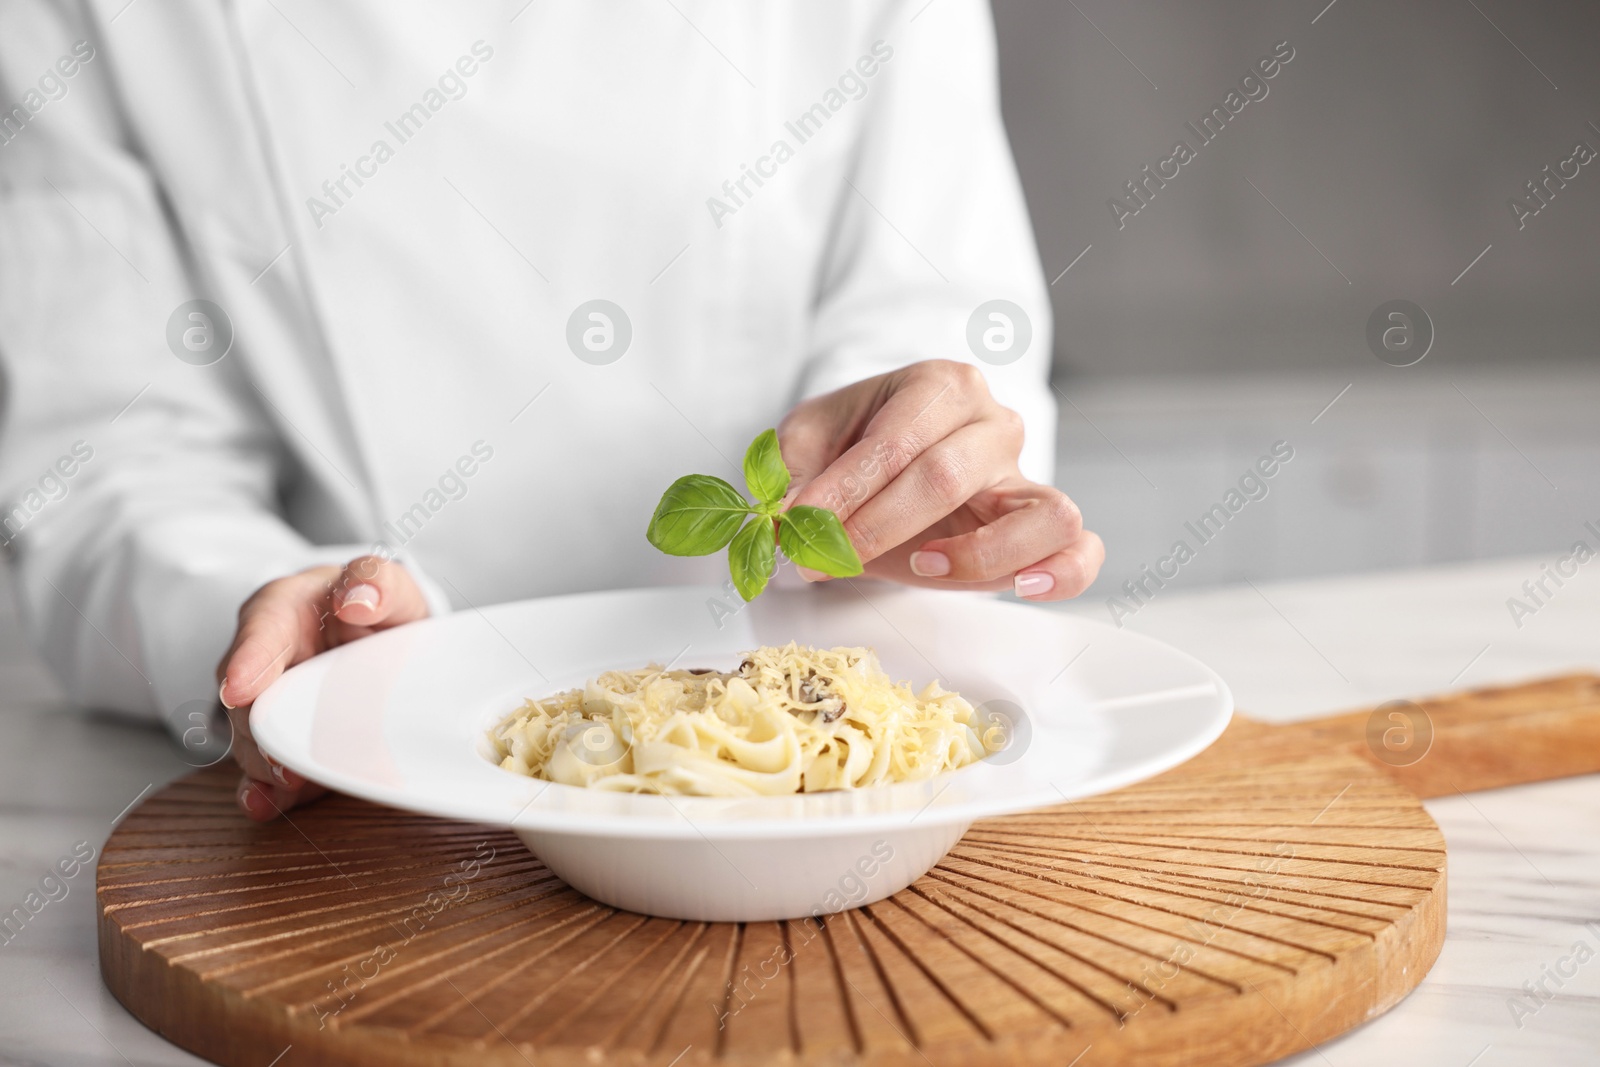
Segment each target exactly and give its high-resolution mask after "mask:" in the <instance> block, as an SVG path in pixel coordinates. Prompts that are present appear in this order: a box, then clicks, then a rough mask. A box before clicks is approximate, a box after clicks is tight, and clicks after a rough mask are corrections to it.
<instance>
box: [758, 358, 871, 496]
mask: <svg viewBox="0 0 1600 1067" xmlns="http://www.w3.org/2000/svg"><path fill="white" fill-rule="evenodd" d="M875 384H876V379H868V380H867V381H864V382H857V383H855V384H854V385H847V386H845V387H844V388H843V389H838V390H835V391H834V392H831V393H825V394H823V395H822V396H816V397H812V398H811V399H810V400H805V401H802V402H801V403H799V404H797V405H795V407H794V408H793V409H792V410H790V412H789V414H787V415H785V416H784V417H783V421H782V422H780V423H778V451H779V452H780V453H782V455H783V464H784V466H786V467H788V468H789V492H788V493H787V494H785V496H784V498H783V505H784V507H788V506H789V504H791V503H792V502H793V501H794V498H795V497H796V496H797V495H799V493H800V490H802V489H804V488H805V487H806V486H807V485H808V484H809V483H810V482H811V481H812V480H813V479H815V478H816V477H817V475H819V474H821V473H822V472H823V471H825V470H827V469H828V467H829V465H830V464H832V463H833V461H834V460H836V459H838V458H839V457H840V456H842V455H844V453H845V450H846V449H848V448H849V447H850V444H851V442H853V441H854V440H855V439H856V437H857V436H859V435H860V433H861V429H862V427H863V426H865V425H866V422H867V419H868V417H869V416H870V415H871V414H872V411H871V408H870V407H869V405H868V403H867V401H868V400H870V399H871V395H872V393H873V392H875V389H872V388H864V387H871V386H875Z"/></svg>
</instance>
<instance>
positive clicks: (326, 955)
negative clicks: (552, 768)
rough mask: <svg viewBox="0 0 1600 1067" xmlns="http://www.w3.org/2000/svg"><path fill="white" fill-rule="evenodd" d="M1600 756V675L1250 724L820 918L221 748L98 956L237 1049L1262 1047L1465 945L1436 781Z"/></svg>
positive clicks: (293, 1062)
mask: <svg viewBox="0 0 1600 1067" xmlns="http://www.w3.org/2000/svg"><path fill="white" fill-rule="evenodd" d="M1396 715H1399V716H1400V717H1399V718H1396V717H1395V716H1396ZM1408 730H1409V731H1410V732H1409V733H1408V732H1407V731H1408ZM1369 737H1370V738H1373V740H1372V741H1371V742H1369V740H1368V739H1369ZM1595 770H1600V678H1596V677H1591V676H1571V677H1564V678H1556V679H1551V680H1549V681H1544V682H1538V683H1535V684H1531V685H1523V686H1517V687H1511V688H1503V689H1484V690H1478V691H1476V692H1471V693H1465V694H1461V695H1456V696H1451V697H1445V698H1440V699H1436V700H1429V701H1422V702H1419V703H1418V704H1414V705H1405V706H1402V707H1391V706H1389V705H1385V706H1384V707H1382V708H1379V709H1376V710H1370V709H1369V710H1367V711H1359V712H1354V713H1351V714H1349V715H1344V716H1339V717H1336V718H1333V719H1324V720H1318V721H1316V722H1312V723H1304V724H1297V725H1293V726H1268V725H1264V724H1261V723H1257V722H1252V721H1250V720H1248V719H1244V718H1242V717H1236V718H1235V720H1234V722H1233V724H1232V725H1231V726H1230V727H1229V729H1228V731H1227V733H1226V734H1224V736H1223V737H1222V739H1221V740H1219V741H1218V742H1217V743H1216V745H1214V746H1213V747H1212V748H1211V749H1210V750H1208V751H1207V752H1205V753H1204V754H1202V755H1201V756H1200V757H1198V758H1196V759H1194V760H1192V761H1191V762H1189V763H1187V764H1185V765H1183V766H1182V767H1179V768H1177V769H1175V770H1173V771H1170V772H1168V773H1167V774H1164V775H1162V776H1160V777H1158V778H1155V779H1152V780H1150V781H1147V782H1144V783H1141V784H1140V785H1137V786H1134V787H1131V788H1128V789H1124V790H1121V791H1119V792H1116V793H1111V794H1107V795H1104V796H1098V797H1092V798H1089V799H1086V800H1081V801H1077V802H1074V803H1071V804H1067V805H1063V806H1061V807H1057V808H1053V809H1050V810H1047V811H1040V812H1035V813H1031V814H1027V815H1020V816H1015V817H1010V818H1002V819H994V820H989V821H986V822H981V823H979V824H977V825H976V826H974V827H973V828H972V830H971V832H970V833H968V834H967V836H966V837H965V838H964V839H963V840H962V841H961V843H960V844H959V845H957V846H956V848H955V850H954V851H953V852H951V853H950V855H949V856H948V857H946V859H945V860H944V861H943V862H942V863H940V864H939V866H938V867H937V868H936V869H935V870H933V871H932V872H931V873H929V874H928V875H926V876H925V877H923V878H922V879H921V880H920V881H918V882H917V883H916V884H915V885H913V886H911V887H910V888H909V889H907V890H905V891H903V892H901V893H899V894H897V895H895V896H894V897H891V898H890V899H888V900H885V901H882V902H880V903H877V904H873V905H870V906H868V907H866V908H861V909H858V910H855V911H851V912H846V913H842V914H839V915H835V916H833V917H831V918H829V919H828V920H827V921H826V922H825V924H822V925H820V926H819V925H818V924H816V923H814V922H811V921H798V922H786V923H748V924H715V923H712V924H707V923H696V922H679V921H676V920H664V919H653V918H646V917H644V916H641V915H634V914H630V913H627V912H619V911H615V910H613V909H611V908H608V907H606V906H604V905H600V904H597V903H595V902H593V901H591V900H589V899H587V898H585V897H583V896H581V895H579V894H578V893H576V892H574V891H573V890H570V889H568V888H566V887H565V886H564V885H562V884H561V883H560V882H559V881H557V880H556V879H555V878H554V877H552V876H551V874H550V873H549V871H547V870H546V869H545V868H544V867H543V866H542V865H541V864H540V863H539V861H538V860H537V859H535V858H534V857H533V856H532V855H531V854H529V853H528V852H527V851H526V850H525V849H524V848H523V847H522V845H521V844H520V843H519V842H518V841H517V839H516V838H515V837H513V836H512V835H511V834H509V833H507V832H504V831H498V830H493V831H491V830H484V829H482V828H481V827H475V826H472V825H469V824H465V823H454V822H444V821H440V820H435V819H428V818H424V817H421V816H414V815H408V814H405V813H402V812H398V811H394V810H390V809H387V808H381V807H377V806H374V805H372V804H368V803H364V802H362V801H358V800H353V799H350V798H347V797H329V798H327V799H326V800H324V801H322V802H320V803H317V804H315V805H313V806H311V807H308V808H305V809H302V810H298V811H295V812H294V813H293V814H292V820H281V821H279V822H276V823H273V824H268V825H264V826H262V825H253V824H250V823H247V822H246V821H245V820H244V819H243V818H241V817H240V816H239V815H237V814H236V813H235V811H234V807H233V803H234V801H233V790H234V784H235V772H233V771H231V769H223V768H216V769H211V770H206V771H202V772H199V773H197V774H193V775H190V776H189V777H187V778H184V779H182V780H180V781H177V782H175V783H173V784H172V785H170V786H168V787H167V788H166V789H164V790H162V791H161V792H159V793H156V794H154V795H153V796H151V797H150V798H149V799H148V800H146V801H145V802H144V803H143V804H142V805H141V806H140V807H139V808H138V809H137V810H136V811H134V812H133V813H132V814H131V815H129V816H128V818H127V819H126V820H125V821H124V822H123V823H122V824H121V825H120V826H119V827H118V828H117V829H116V831H115V832H114V833H113V834H112V835H111V839H110V840H109V841H107V842H106V845H105V849H104V851H103V852H102V854H101V859H100V865H99V872H98V896H99V930H100V964H101V971H102V973H103V975H104V977H105V981H106V984H107V985H108V986H109V987H110V988H111V990H112V992H113V993H114V994H115V995H116V996H117V998H118V999H119V1000H121V1001H122V1003H123V1004H125V1005H126V1006H127V1007H128V1009H129V1010H130V1011H131V1012H133V1014H134V1015H136V1016H137V1017H138V1018H140V1019H141V1020H143V1021H144V1023H145V1024H146V1025H148V1026H150V1027H151V1028H152V1029H154V1030H156V1031H158V1032H159V1033H161V1034H162V1035H164V1036H166V1037H167V1038H169V1039H170V1040H172V1041H174V1042H176V1043H177V1044H179V1045H182V1046H183V1047H185V1048H187V1049H190V1050H192V1051H194V1052H196V1053H198V1054H199V1055H201V1056H205V1057H207V1058H208V1059H211V1060H214V1061H216V1062H218V1063H222V1064H228V1065H238V1067H246V1065H249V1067H263V1065H266V1064H269V1063H274V1064H276V1065H278V1067H301V1065H310V1064H361V1065H382V1067H391V1065H411V1064H461V1065H466V1064H473V1065H480V1064H492V1065H507V1067H528V1065H535V1064H537V1065H540V1067H543V1065H546V1064H551V1065H564V1064H572V1065H578V1064H582V1065H584V1067H593V1065H597V1064H652V1065H658V1067H668V1065H678V1067H689V1065H692V1064H701V1063H713V1062H716V1063H726V1064H751V1065H755V1064H763V1065H764V1064H771V1063H788V1064H883V1065H890V1064H893V1065H902V1064H905V1065H911V1064H919V1065H920V1064H935V1065H944V1064H963V1065H965V1064H991V1063H992V1064H1027V1063H1038V1064H1051V1065H1054V1067H1066V1065H1067V1064H1073V1063H1075V1064H1080V1065H1082V1067H1106V1065H1122V1064H1140V1065H1142V1067H1160V1065H1168V1064H1171V1065H1177V1064H1184V1065H1191V1067H1192V1065H1204V1064H1219V1065H1221V1064H1227V1065H1248V1064H1259V1063H1265V1062H1268V1061H1270V1060H1273V1059H1276V1058H1278V1057H1281V1056H1284V1055H1287V1054H1289V1053H1292V1052H1295V1051H1298V1050H1301V1049H1305V1048H1307V1047H1309V1046H1311V1045H1313V1044H1315V1043H1318V1042H1321V1041H1322V1040H1324V1039H1326V1038H1328V1037H1331V1036H1333V1035H1335V1034H1338V1033H1341V1032H1343V1031H1344V1030H1347V1029H1349V1028H1350V1027H1352V1026H1355V1025H1356V1024H1358V1023H1360V1022H1362V1021H1363V1020H1366V1019H1370V1018H1371V1017H1373V1016H1374V1015H1376V1014H1378V1013H1380V1012H1382V1011H1385V1010H1387V1009H1388V1008H1390V1007H1391V1006H1393V1005H1394V1004H1395V1003H1396V1002H1397V1001H1399V1000H1400V999H1401V998H1402V997H1404V996H1405V995H1406V994H1407V993H1408V992H1409V991H1410V990H1411V989H1412V988H1413V987H1415V986H1416V984H1417V983H1418V982H1419V981H1420V980H1421V979H1422V976H1423V975H1424V974H1425V973H1426V972H1427V970H1428V968H1429V967H1430V966H1431V965H1432V963H1433V961H1434V959H1435V957H1436V956H1437V955H1438V952H1439V948H1440V944H1441V943H1442V941H1443V939H1444V929H1445V891H1444V890H1445V843H1444V839H1443V837H1442V836H1441V834H1440V833H1439V829H1438V827H1437V826H1436V825H1435V824H1434V822H1433V820H1432V819H1431V818H1430V817H1429V816H1428V814H1427V812H1426V811H1424V810H1423V807H1422V804H1421V801H1420V799H1419V797H1421V796H1436V795H1443V794H1448V793H1452V792H1454V791H1457V790H1461V791H1468V790H1472V789H1477V788H1485V787H1490V786H1498V785H1505V784H1509V783H1512V782H1525V781H1534V780H1539V779H1543V778H1550V777H1557V776H1562V775H1568V774H1579V773H1586V772H1591V771H1595ZM280 1055H281V1058H280V1059H277V1060H274V1057H276V1056H280Z"/></svg>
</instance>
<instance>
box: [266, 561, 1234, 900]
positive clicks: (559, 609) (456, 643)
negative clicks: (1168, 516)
mask: <svg viewBox="0 0 1600 1067" xmlns="http://www.w3.org/2000/svg"><path fill="white" fill-rule="evenodd" d="M735 606H738V601H737V600H736V599H735V600H733V601H732V602H730V601H729V600H728V599H727V597H726V595H725V594H724V593H723V592H722V590H720V589H718V588H716V587H714V586H703V587H702V586H688V587H675V588H657V589H638V590H620V591H615V592H605V593H585V594H579V595H574V596H562V597H549V598H544V599H540V600H530V601H523V602H520V603H514V604H504V605H500V606H497V607H492V608H487V609H484V610H483V611H463V612H457V613H455V614H453V615H450V616H446V617H444V618H438V619H429V620H426V621H424V622H419V623H414V624H412V625H409V626H402V627H399V628H397V629H394V630H390V631H387V632H385V633H382V634H377V635H375V636H373V637H369V638H366V639H364V640H361V641H358V642H355V643H353V644H350V645H346V646H344V647H341V648H338V649H335V650H333V651H332V652H329V653H327V654H325V655H322V656H317V657H316V658H314V659H312V660H309V661H307V662H306V663H303V664H301V665H300V666H298V667H295V668H293V669H292V670H290V671H288V672H286V673H285V674H284V676H283V677H282V678H280V679H279V680H278V681H277V682H275V683H274V684H273V685H272V687H271V688H269V689H268V690H267V692H266V693H264V694H262V696H261V698H260V699H259V700H257V701H256V704H255V706H254V708H253V709H252V711H251V716H250V727H251V731H252V733H253V734H254V736H255V738H256V741H257V742H258V743H259V744H260V746H261V748H262V749H263V750H264V751H265V752H266V753H267V754H268V755H270V756H272V757H273V758H274V759H276V760H278V761H279V762H280V763H283V764H284V765H286V766H288V767H290V768H291V769H293V770H295V771H297V772H299V773H300V774H303V775H305V776H306V777H307V778H310V779H312V780H314V781H318V782H322V783H323V784H325V785H328V786H329V787H331V788H333V789H337V790H339V791H341V792H344V793H349V794H351V795H354V796H358V797H362V798H364V799H367V800H371V801H375V802H377V803H380V804H388V805H391V806H393V807H397V808H404V809H407V810H410V811H417V812H422V813H424V814H429V815H437V816H440V817H443V818H454V819H465V820H469V821H471V822H476V823H482V824H485V825H488V826H496V827H508V828H510V829H511V830H513V831H514V832H515V833H516V834H517V836H518V837H520V838H521V839H522V841H523V842H524V843H526V844H527V846H528V847H529V848H530V849H531V850H532V851H533V852H534V853H535V854H536V855H537V856H538V857H539V858H540V859H541V860H542V861H543V862H544V863H545V864H546V865H547V866H548V867H549V868H550V869H551V871H553V872H554V873H555V874H556V875H557V876H558V877H560V878H561V879H563V880H564V881H566V882H567V883H568V884H569V885H571V886H572V887H573V888H575V889H578V890H580V891H581V892H583V893H586V894H587V895H589V896H591V897H593V898H594V899H596V900H599V901H603V902H604V903H607V904H611V905H613V906H615V907H619V908H625V909H628V910H630V911H636V912H642V913H644V914H648V915H659V916H664V917H668V918H676V919H694V920H711V921H732V920H748V921H754V920H772V919H789V918H799V917H802V916H807V915H812V914H817V913H821V914H827V913H831V912H835V911H839V910H842V909H844V908H851V907H857V906H859V905H861V904H867V903H871V902H872V901H875V900H881V899H882V898H884V897H886V896H888V895H890V894H891V893H894V892H897V891H898V890H900V889H903V888H904V887H905V886H907V885H909V884H910V883H911V882H913V881H915V880H916V879H917V878H918V877H920V876H921V875H922V874H924V873H926V872H927V871H928V870H929V869H930V868H931V867H932V866H933V865H934V864H936V863H937V862H938V861H939V859H940V858H941V857H943V856H944V854H945V853H946V852H947V851H949V849H950V848H951V847H952V846H953V845H954V844H955V843H956V841H958V840H960V838H961V835H962V834H964V833H965V832H966V830H967V828H968V827H969V826H971V825H972V823H973V822H974V821H975V820H977V819H981V818H986V817H989V816H994V815H1002V814H1008V813H1012V812H1018V811H1026V810H1030V809H1034V808H1041V807H1048V806H1050V805H1052V804H1059V803H1062V802H1063V801H1066V800H1072V799H1076V798H1078V797H1083V796H1087V795H1090V794H1094V793H1100V792H1105V791H1107V790H1110V789H1116V788H1119V787H1121V786H1124V785H1127V784H1129V783H1132V782H1135V781H1138V780H1140V779H1143V778H1147V777H1149V776H1151V775H1154V774H1157V773H1160V772H1161V771H1163V770H1166V769H1168V768H1169V767H1172V766H1175V765H1176V764H1178V763H1181V762H1182V761H1184V760H1186V759H1188V758H1189V757H1191V756H1193V755H1195V754H1196V753H1198V752H1199V751H1200V750H1201V749H1203V748H1205V747H1206V746H1207V745H1209V744H1210V743H1211V742H1212V741H1213V740H1214V739H1215V738H1216V737H1217V735H1218V734H1220V733H1221V732H1222V729H1223V727H1225V726H1226V725H1227V721H1228V717H1229V715H1230V714H1231V713H1232V710H1233V698H1232V695H1231V694H1230V693H1229V692H1228V688H1227V686H1226V685H1224V684H1223V682H1222V680H1221V679H1220V678H1218V677H1217V675H1216V674H1215V673H1214V672H1212V671H1211V670H1210V669H1209V668H1207V667H1206V666H1205V665H1203V664H1201V663H1200V662H1199V661H1198V660H1195V659H1194V658H1192V657H1190V656H1188V655H1186V654H1184V653H1182V652H1179V651H1177V650H1176V649H1173V648H1171V647H1169V646H1167V645H1164V644H1162V643H1160V642H1158V641H1154V640H1151V639H1150V638H1147V637H1141V636H1139V635H1137V634H1133V633H1129V632H1127V631H1123V630H1117V629H1114V628H1112V627H1109V626H1105V625H1103V624H1099V623H1093V622H1088V621H1085V620H1082V619H1078V618H1075V617H1073V616H1069V615H1065V614H1062V613H1059V612H1053V611H1049V610H1046V609H1043V608H1038V607H1032V606H1028V605H1023V604H1016V603H1008V602H1004V601H1001V600H998V599H994V598H990V597H983V596H976V595H973V594H966V593H943V592H931V591H926V590H912V589H904V588H899V587H889V586H882V585H878V584H877V583H872V582H830V583H827V585H824V586H821V587H819V588H813V589H803V590H773V591H771V592H768V593H766V594H765V595H763V596H762V597H760V598H759V599H757V600H756V601H755V602H754V603H752V604H749V605H747V606H739V610H736V611H734V612H733V613H732V614H729V609H730V607H735ZM790 640H796V641H800V642H802V643H805V644H813V645H823V646H835V645H867V646H870V647H873V648H875V649H876V650H877V651H878V655H879V658H880V659H881V660H882V662H883V665H884V668H885V669H886V670H887V671H888V672H889V674H890V675H892V676H893V677H895V678H896V679H906V680H909V681H911V682H912V683H913V684H914V685H917V686H920V685H921V684H922V683H924V682H926V681H928V680H930V679H932V678H939V679H940V680H941V681H943V682H944V684H945V685H947V686H949V687H950V688H953V689H955V690H957V691H959V692H960V693H961V694H962V695H963V696H965V697H966V698H967V699H968V700H970V701H971V702H972V703H973V704H974V705H975V706H977V707H978V709H979V714H980V717H981V718H982V719H983V720H984V722H985V724H986V725H987V724H1000V725H1001V726H1002V728H1003V730H1004V731H1005V732H1006V735H1007V736H1008V738H1009V743H1008V744H1007V746H1006V747H1005V748H1003V749H1002V750H1001V751H999V752H997V753H995V754H993V755H991V756H990V757H989V758H988V759H985V760H982V761H980V762H979V763H977V764H974V765H972V766H969V767H964V768H962V769H960V770H958V771H953V772H951V773H949V774H944V775H940V776H939V777H938V778H935V779H933V780H930V781H927V782H916V783H907V784H903V785H895V786H886V787H880V788H873V789H862V790H854V791H848V792H843V791H842V792H832V793H815V794H808V795H797V796H792V797H752V798H718V797H661V796H643V795H632V794H619V793H607V792H600V791H596V790H588V789H579V788H575V787H572V786H564V785H557V784H554V783H550V782H544V781H540V780H536V779H531V778H526V777H523V776H521V775H516V774H512V773H510V772H507V771H503V770H501V769H500V768H499V767H497V766H495V765H494V763H493V762H492V760H491V758H490V755H489V753H490V748H489V745H488V743H487V740H486V736H485V735H486V731H487V730H488V729H489V727H490V726H492V725H493V724H494V723H496V722H498V721H499V720H500V719H501V718H502V717H503V716H505V715H506V714H507V713H509V712H510V711H512V710H513V709H515V708H516V707H517V706H518V705H519V704H520V703H521V702H522V700H523V699H524V698H526V697H530V696H542V695H546V694H549V693H554V692H557V691H559V690H561V689H567V688H571V687H573V686H579V685H582V684H583V683H584V681H585V680H587V679H588V678H591V677H593V676H594V675H595V674H596V673H597V672H599V671H602V670H607V669H612V668H619V667H627V668H632V667H639V666H643V665H644V664H646V663H649V662H652V661H653V662H657V663H670V664H672V665H674V666H682V667H698V666H704V667H714V668H718V669H730V668H731V667H732V666H733V665H734V664H736V663H737V662H738V660H739V657H740V655H741V654H742V653H743V652H744V651H746V650H748V649H751V648H755V647H757V646H759V645H764V644H783V643H785V642H788V641H790Z"/></svg>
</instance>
